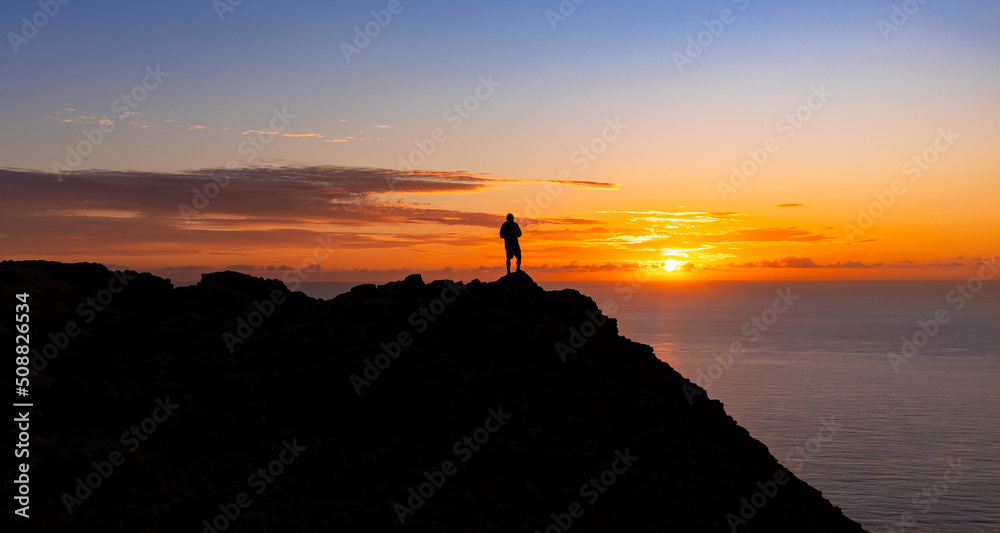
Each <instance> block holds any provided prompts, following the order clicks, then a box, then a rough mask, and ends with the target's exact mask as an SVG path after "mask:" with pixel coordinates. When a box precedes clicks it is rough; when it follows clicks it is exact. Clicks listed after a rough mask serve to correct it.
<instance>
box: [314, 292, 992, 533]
mask: <svg viewBox="0 0 1000 533" xmlns="http://www.w3.org/2000/svg"><path fill="white" fill-rule="evenodd" d="M353 285H354V284H353V283H306V284H303V287H302V290H303V291H304V292H306V293H307V294H309V295H311V296H315V297H321V298H329V297H332V296H333V295H335V294H338V293H340V292H343V291H345V290H347V289H349V288H350V287H351V286H353ZM539 285H541V286H543V287H544V288H546V289H550V290H553V289H563V288H573V289H576V290H579V291H580V292H582V293H584V294H586V295H588V296H591V297H592V298H593V299H594V300H595V301H596V302H597V304H598V305H599V306H600V307H601V308H602V309H603V310H604V311H605V313H606V314H608V315H610V316H612V317H614V318H617V319H618V327H619V331H620V333H621V334H622V335H624V336H626V337H628V338H630V339H632V340H634V341H637V342H641V343H644V344H648V345H650V346H652V347H653V349H654V351H655V353H656V355H657V357H659V358H660V359H662V360H663V361H666V362H667V363H669V364H670V365H671V366H673V367H674V368H675V369H676V370H677V371H679V372H680V373H681V374H683V375H684V376H686V377H688V378H689V379H691V380H693V381H695V382H696V383H698V384H699V385H701V386H703V387H704V388H705V389H706V390H707V394H708V395H709V397H711V398H714V399H718V400H720V401H722V402H723V404H724V405H725V408H726V412H727V413H729V414H730V415H731V416H732V417H733V418H735V419H736V421H737V422H738V423H739V424H740V425H742V426H743V427H744V428H746V429H747V430H748V431H749V432H750V434H751V435H753V436H754V437H755V438H757V439H758V440H760V441H761V442H763V443H764V444H766V445H767V446H768V448H769V449H770V451H771V453H772V454H773V455H774V456H775V457H777V458H778V460H779V461H781V463H782V464H783V465H785V466H786V467H787V468H789V469H790V470H792V471H793V472H794V473H795V474H796V475H797V476H799V477H800V478H802V479H803V480H805V481H806V482H808V483H809V484H810V485H812V486H813V487H815V488H817V489H818V490H820V491H821V492H822V493H823V495H824V496H825V497H826V498H827V499H829V500H830V501H831V502H833V504H834V505H837V506H839V507H840V508H841V509H842V510H843V511H844V513H845V514H846V515H847V516H849V517H850V518H852V519H854V520H856V521H858V522H860V523H861V524H862V525H863V526H864V527H865V528H866V529H867V530H868V531H871V532H873V533H875V532H889V531H891V532H903V531H906V532H937V533H941V532H955V533H959V532H961V533H973V532H980V531H983V532H985V531H1000V280H996V281H980V280H978V279H977V280H974V281H973V282H972V283H971V284H969V283H967V282H964V281H963V282H938V281H934V282H848V281H825V282H815V281H811V282H810V281H790V282H713V283H693V282H691V283H686V282H681V283H677V282H674V283H670V282H646V283H640V282H637V281H632V282H631V283H625V282H617V283H616V282H539ZM960 286H961V287H960ZM612 309H613V311H612ZM737 503H738V502H734V505H735V504H737Z"/></svg>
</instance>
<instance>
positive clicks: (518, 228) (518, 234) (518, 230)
mask: <svg viewBox="0 0 1000 533" xmlns="http://www.w3.org/2000/svg"><path fill="white" fill-rule="evenodd" d="M514 229H515V230H517V236H518V237H520V236H521V226H518V225H517V223H516V222H515V223H514Z"/></svg>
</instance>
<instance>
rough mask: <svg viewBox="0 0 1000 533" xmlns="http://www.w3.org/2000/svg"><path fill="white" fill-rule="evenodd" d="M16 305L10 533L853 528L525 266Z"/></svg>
mask: <svg viewBox="0 0 1000 533" xmlns="http://www.w3.org/2000/svg"><path fill="white" fill-rule="evenodd" d="M292 288H293V289H294V288H295V287H292ZM18 292H27V293H29V294H30V297H29V303H30V306H31V307H30V315H31V321H30V324H31V340H32V343H31V346H32V348H33V351H32V353H33V359H34V360H33V367H34V369H35V371H36V372H35V374H34V375H33V376H32V377H31V387H30V397H29V399H30V400H31V401H33V402H34V404H35V406H34V407H33V408H32V410H31V430H30V434H31V444H30V451H31V470H30V472H31V519H30V520H29V521H24V520H22V519H18V520H19V521H20V523H18V524H17V526H18V528H19V530H26V531H27V530H34V531H102V532H111V531H123V532H125V531H127V532H141V531H193V532H200V531H212V530H216V531H322V532H326V531H403V530H406V529H409V530H412V531H535V530H539V531H564V530H566V529H568V528H571V529H572V530H573V531H579V532H585V531H632V532H638V531H677V532H681V531H683V532H696V531H697V532H700V531H713V532H717V531H731V530H732V529H731V524H733V525H735V527H736V529H737V530H738V531H770V532H774V531H790V532H792V531H794V532H802V531H809V532H860V531H862V529H861V527H860V526H859V525H858V524H857V523H855V522H853V521H851V520H849V519H848V518H846V517H844V516H843V514H842V513H841V512H840V510H839V509H838V508H836V507H834V506H833V505H831V504H830V503H829V502H828V501H827V500H825V499H824V498H823V497H822V496H821V494H820V493H819V492H818V491H817V490H815V489H813V488H812V487H810V486H808V485H807V484H806V483H804V482H803V481H801V480H799V479H798V478H795V477H794V475H792V474H790V473H788V472H787V470H784V468H783V467H782V466H781V465H780V464H779V463H778V462H777V460H776V459H775V458H774V457H773V456H772V455H771V454H770V453H769V452H768V449H767V447H766V446H764V445H763V444H761V443H760V442H758V441H757V440H755V439H753V438H752V437H751V436H750V435H749V434H748V433H747V431H746V430H744V429H743V428H741V427H740V426H739V425H737V424H736V422H735V421H734V420H733V419H732V418H731V417H729V416H728V415H726V413H725V411H724V410H723V406H722V404H721V403H720V402H718V401H714V400H711V399H709V398H708V397H707V396H705V395H694V396H692V395H691V394H690V393H691V391H692V390H695V389H692V388H691V387H693V385H692V384H691V383H690V382H689V381H688V380H687V379H685V378H684V377H683V376H681V375H680V374H678V373H677V372H676V371H674V370H673V369H672V368H671V367H670V366H669V365H668V364H666V363H664V362H661V361H659V360H658V359H657V358H656V357H655V356H654V354H653V351H652V349H651V348H650V347H648V346H645V345H642V344H638V343H635V342H632V341H630V340H629V339H626V338H624V337H622V336H620V335H619V334H618V330H617V323H616V321H615V320H614V319H613V318H608V317H605V316H604V315H603V314H601V312H600V311H599V310H598V308H597V306H596V304H595V303H594V301H593V300H591V299H590V298H588V297H587V296H584V295H582V294H580V293H578V292H576V291H573V290H563V291H545V290H543V289H541V288H540V287H538V286H537V285H536V284H535V283H534V282H533V281H532V280H531V278H530V277H528V275H526V274H515V275H511V276H506V277H503V278H501V279H500V280H498V281H495V282H491V283H482V282H479V281H473V282H471V283H468V284H462V283H457V284H456V283H452V282H449V281H434V282H432V283H424V281H423V280H422V279H421V278H420V277H419V276H416V275H414V276H409V277H407V278H406V279H405V280H402V281H398V282H393V283H387V284H385V285H381V286H378V287H376V286H374V285H360V286H358V287H355V288H354V289H352V290H351V291H350V292H348V293H345V294H342V295H340V296H338V297H337V298H334V299H332V300H326V301H323V300H316V299H312V298H309V297H307V296H305V295H303V294H302V293H298V292H291V291H289V290H288V288H286V287H285V286H284V285H283V284H282V283H281V282H278V281H274V280H264V279H260V278H253V277H250V276H247V275H244V274H238V273H234V272H223V273H216V274H207V275H205V276H204V277H203V279H202V281H201V282H200V283H199V284H198V285H196V286H192V287H180V288H174V287H172V285H171V284H170V283H169V282H168V281H166V280H163V279H160V278H157V277H155V276H151V275H149V274H138V273H135V272H120V273H112V272H109V271H108V270H107V269H106V268H104V267H103V266H101V265H95V264H77V265H65V264H59V263H51V262H41V261H35V262H10V261H5V262H3V263H0V298H3V302H4V305H5V306H6V307H7V308H8V309H11V306H12V305H13V303H15V302H14V299H13V298H14V297H13V294H14V293H18ZM71 323H73V324H75V327H70V324H71ZM13 325H14V322H13V317H12V315H9V314H8V318H6V319H3V320H0V338H3V339H12V338H13V337H12V336H13ZM665 327H669V326H668V325H667V326H665ZM574 330H575V331H578V332H580V334H579V336H576V335H575V334H574V333H573V332H574ZM70 331H73V332H76V333H75V334H70V333H68V332H70ZM581 341H583V342H582V344H581ZM8 342H9V341H8ZM564 359H565V360H564ZM685 386H687V387H685ZM5 390H9V388H8V389H5ZM686 393H687V394H686ZM4 394H5V395H7V396H5V399H7V400H8V402H9V403H10V402H13V401H16V400H15V398H14V396H13V394H11V393H9V392H5V393H4ZM689 398H691V399H692V401H689ZM18 400H20V401H23V400H24V398H19V399H18ZM9 403H8V404H9ZM6 427H7V428H8V434H9V435H14V434H15V431H14V429H13V427H12V425H10V424H8V425H7V426H6ZM13 438H16V436H14V437H13ZM302 448H304V449H302ZM112 459H114V461H113V460H112ZM119 459H120V461H121V462H120V464H117V465H116V464H113V463H115V462H117V460H119ZM109 464H110V466H112V467H113V468H110V469H109V468H108V465H109ZM3 465H4V468H3V470H4V475H5V479H8V480H10V479H13V478H14V477H16V476H15V471H14V469H15V468H16V467H15V466H14V465H15V463H14V462H13V460H12V458H11V456H10V454H7V455H6V456H5V457H4V459H3ZM261 468H263V469H264V470H263V471H259V470H258V469H261ZM268 468H270V472H269V471H268V470H267V469H268ZM109 470H110V472H109V473H107V475H105V473H106V472H108V471H109ZM776 474H778V481H779V482H780V481H782V480H783V479H785V478H783V477H781V476H784V475H787V476H788V477H787V482H786V483H784V484H780V483H776V482H775V481H774V480H775V475H776ZM95 476H96V477H95ZM78 480H79V481H78ZM98 481H99V483H98ZM89 482H93V483H90V485H94V484H97V485H99V486H97V487H96V488H93V487H92V486H87V485H88V483H89ZM81 484H82V487H83V488H81ZM88 489H89V490H88ZM258 491H259V492H258ZM241 494H242V496H241ZM9 502H10V499H8V501H7V502H5V503H4V504H3V505H4V507H7V506H9V505H10V503H9ZM744 502H746V503H744ZM754 504H758V505H756V506H754ZM747 506H749V507H747ZM741 507H744V509H743V512H744V515H743V516H742V517H741V516H740V512H741ZM758 507H759V509H758ZM67 508H69V510H71V511H72V512H71V513H70V512H68V511H67ZM751 511H752V516H749V517H748V515H750V514H751ZM4 512H7V513H10V512H11V511H10V510H9V509H5V511H4ZM237 512H238V516H236V514H237ZM401 518H402V519H403V520H404V521H405V523H404V524H401V520H400V519H401ZM206 524H208V526H211V528H207V527H206Z"/></svg>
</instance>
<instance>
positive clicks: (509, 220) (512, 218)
mask: <svg viewBox="0 0 1000 533" xmlns="http://www.w3.org/2000/svg"><path fill="white" fill-rule="evenodd" d="M513 221H514V215H512V214H510V213H507V222H513Z"/></svg>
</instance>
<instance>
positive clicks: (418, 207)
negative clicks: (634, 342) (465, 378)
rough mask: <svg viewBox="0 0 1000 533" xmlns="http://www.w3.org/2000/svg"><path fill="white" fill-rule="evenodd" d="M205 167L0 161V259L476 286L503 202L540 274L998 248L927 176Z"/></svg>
mask: <svg viewBox="0 0 1000 533" xmlns="http://www.w3.org/2000/svg"><path fill="white" fill-rule="evenodd" d="M940 164H941V167H945V164H944V161H943V160H942V161H941V162H940ZM934 172H938V173H939V174H944V175H946V173H947V168H942V169H941V170H938V169H934ZM214 176H215V177H214V178H213V175H212V173H209V172H190V173H184V174H162V173H139V172H118V173H113V172H87V173H78V174H74V175H67V176H62V177H59V178H57V177H55V176H53V175H51V174H44V173H40V172H29V171H20V172H16V171H0V187H2V188H3V189H4V191H3V192H4V193H5V194H4V198H18V201H17V202H7V201H5V202H4V204H5V205H4V206H3V207H4V214H5V217H4V222H5V224H6V226H5V233H6V234H7V235H6V236H4V237H3V240H2V241H0V246H2V247H3V248H2V249H3V250H4V252H5V253H4V257H5V258H8V259H36V258H44V259H52V260H59V261H66V262H76V261H96V262H102V263H105V264H109V265H113V266H118V267H119V268H126V267H127V268H132V269H136V270H141V271H152V272H155V273H157V274H160V275H164V276H166V277H169V278H171V279H174V280H175V281H177V282H181V283H184V282H190V281H194V280H197V279H198V276H199V274H201V273H203V272H209V271H216V270H222V269H231V270H240V271H244V272H248V273H252V274H255V275H260V276H265V277H281V276H283V275H284V276H291V275H293V274H289V272H297V273H295V274H294V276H295V278H296V279H300V280H303V281H306V280H308V281H334V280H336V281H342V280H347V281H386V280H391V279H399V278H401V277H402V276H404V275H406V274H407V273H410V272H420V273H422V274H423V275H424V276H425V277H427V278H441V277H449V278H457V279H466V280H468V279H472V278H482V279H492V278H495V277H497V276H499V275H501V274H502V273H503V270H502V269H503V260H504V256H503V243H502V240H501V239H499V237H498V234H497V233H498V230H499V226H500V224H501V223H502V222H503V216H504V215H505V214H506V212H507V211H510V212H512V213H514V214H515V217H516V218H517V221H518V222H519V223H520V225H521V226H522V229H523V232H524V235H523V237H522V238H521V243H522V250H523V253H524V265H523V266H524V268H525V270H527V271H528V272H529V273H530V274H532V275H533V276H534V277H536V278H537V279H550V280H551V279H567V280H574V279H575V280H584V279H589V280H597V279H604V280H615V279H621V278H622V277H623V276H627V275H629V274H630V273H633V272H634V271H635V270H637V269H639V270H642V271H643V272H644V273H650V274H652V275H653V276H655V278H657V279H659V278H662V279H687V280H693V279H706V280H712V279H746V280H754V279H940V278H947V279H958V278H962V277H967V276H969V275H970V272H974V269H975V266H976V264H977V258H982V257H992V255H993V250H996V244H997V233H996V231H995V229H996V228H997V225H996V224H995V220H996V215H995V214H994V212H993V210H991V209H989V206H987V205H985V204H986V201H985V200H986V198H987V197H989V193H984V194H981V195H979V196H978V198H981V199H982V200H981V202H982V205H981V206H979V207H978V208H977V207H976V206H977V203H976V202H977V200H975V199H974V198H975V197H966V199H965V200H964V202H965V204H964V205H965V208H964V209H962V210H957V209H955V208H954V207H953V206H951V205H949V204H948V202H947V201H942V200H946V199H947V198H948V196H951V197H953V198H954V197H956V196H958V195H960V194H971V193H972V192H973V191H955V190H954V187H952V188H950V189H949V188H943V187H940V186H939V185H938V184H936V183H935V177H937V179H938V180H941V179H942V178H941V177H940V175H938V176H935V175H934V174H933V173H932V172H928V173H927V174H926V175H922V176H920V177H919V178H918V179H916V180H913V179H912V178H907V179H906V180H903V179H900V178H897V179H899V183H896V192H895V193H894V192H893V190H892V182H891V181H887V182H886V183H887V185H886V187H885V188H884V190H882V189H879V188H876V189H875V190H874V191H869V192H868V195H867V197H866V195H865V194H864V193H863V192H864V188H862V187H855V188H854V190H834V193H832V194H827V195H818V194H815V193H812V192H809V191H803V192H800V193H783V194H778V195H773V197H774V198H776V199H781V200H804V201H802V202H786V203H782V204H774V203H772V204H770V205H761V204H763V201H761V200H758V198H759V197H762V196H771V195H767V194H762V193H761V192H760V191H758V190H750V188H751V185H750V183H751V182H749V181H748V182H747V184H745V185H744V186H743V188H745V189H748V190H742V189H737V190H736V191H735V192H730V194H731V195H732V198H726V199H723V198H721V194H720V195H719V197H718V198H716V199H715V200H714V201H707V202H706V203H707V204H709V205H710V206H711V208H713V209H716V210H704V209H695V208H692V206H682V205H675V204H671V203H670V201H669V199H670V198H671V196H673V195H675V194H680V193H679V192H671V191H670V190H664V191H663V192H660V193H654V192H650V193H647V194H644V193H642V192H634V191H630V190H628V187H625V186H622V185H620V184H617V183H614V182H612V181H601V182H598V181H566V180H562V181H558V180H553V181H531V180H516V179H510V178H496V177H491V176H487V175H469V174H466V173H446V172H416V171H415V172H411V173H406V172H400V171H392V170H377V169H359V168H345V167H294V168H289V167H256V168H253V169H241V170H234V171H232V172H231V173H230V174H229V176H230V177H228V178H227V177H226V176H225V175H224V174H219V173H216V174H215V175H214ZM557 177H558V176H557ZM563 177H572V176H565V175H564V176H563ZM904 177H906V176H904ZM904 181H905V183H904ZM223 183H224V184H225V187H220V186H219V184H223ZM904 187H905V188H904ZM993 188H994V192H995V189H996V185H993ZM875 193H878V194H877V195H876V194H875ZM203 195H204V196H203ZM740 195H742V196H745V197H746V199H745V200H744V199H743V198H737V197H738V196H740ZM209 197H211V198H209ZM848 198H852V199H854V203H853V206H854V207H853V208H852V207H846V206H850V205H851V203H850V202H849V201H848V200H847V199H848ZM726 205H731V206H732V208H731V209H726V210H723V209H724V208H725V206H726ZM886 205H887V207H886ZM624 206H630V207H631V208H629V209H625V208H623V207H624ZM490 207H493V209H489V208H490ZM498 207H499V208H500V209H497V208H498ZM609 207H614V208H609ZM739 208H743V209H739ZM859 209H861V210H862V211H863V212H865V213H866V216H867V217H868V218H870V221H869V220H868V219H861V220H860V221H859V217H860V216H861V214H860V213H859V211H858V210H859Z"/></svg>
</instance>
